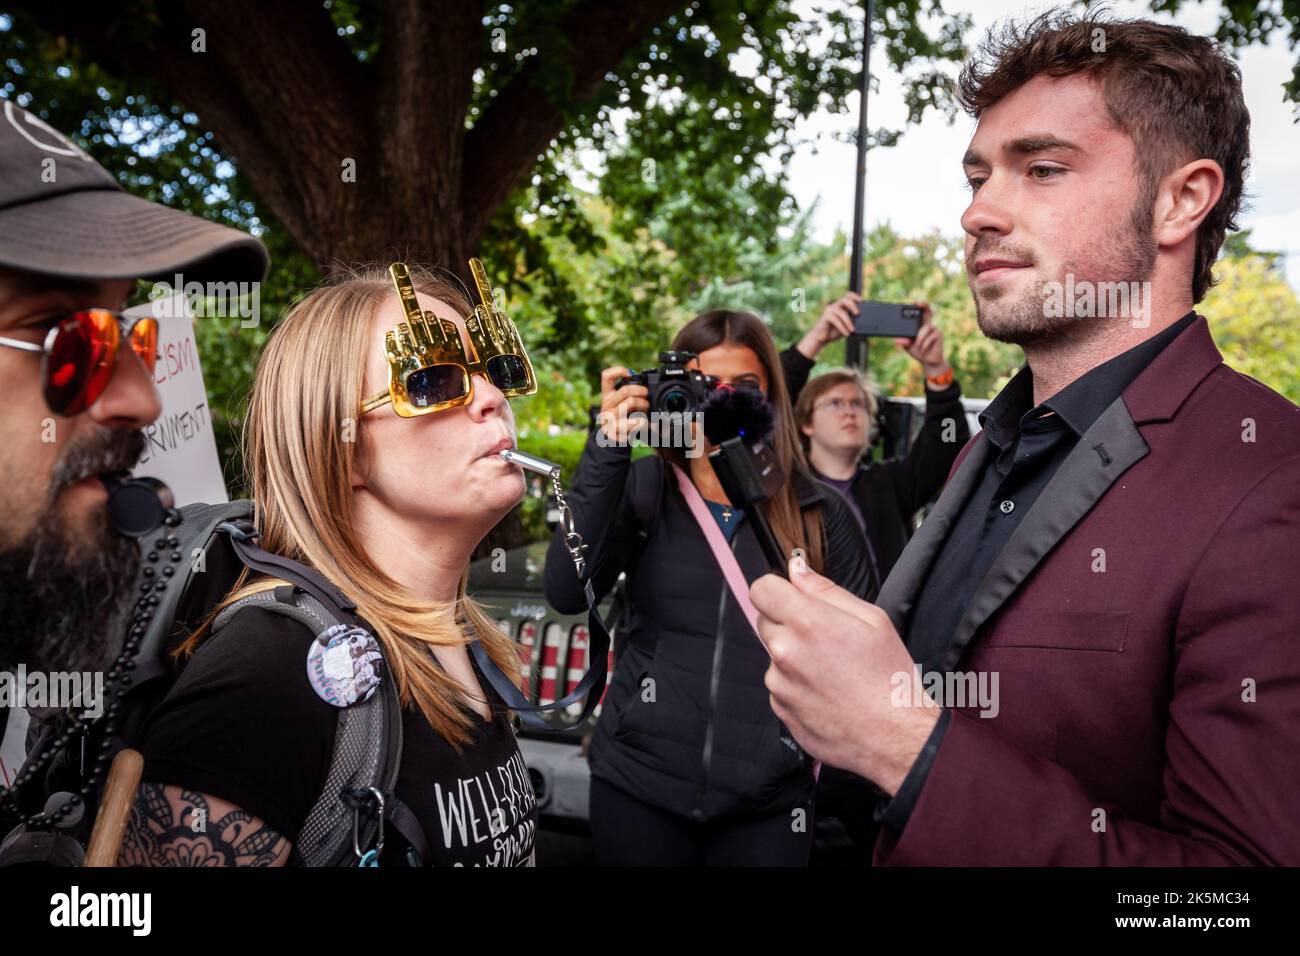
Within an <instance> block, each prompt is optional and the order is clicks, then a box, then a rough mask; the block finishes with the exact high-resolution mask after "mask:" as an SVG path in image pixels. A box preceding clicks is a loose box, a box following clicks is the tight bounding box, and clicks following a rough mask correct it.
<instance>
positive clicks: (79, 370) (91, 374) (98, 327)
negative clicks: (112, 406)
mask: <svg viewBox="0 0 1300 956" xmlns="http://www.w3.org/2000/svg"><path fill="white" fill-rule="evenodd" d="M124 339H125V340H126V341H127V342H128V343H129V345H130V347H131V351H133V352H134V353H135V354H136V355H137V356H139V358H140V361H141V362H143V363H144V367H145V369H146V370H147V371H148V372H149V375H150V376H152V375H153V369H154V365H155V364H156V362H157V360H158V320H157V319H155V318H153V317H152V316H147V315H142V316H130V315H123V314H122V313H121V312H114V311H111V310H109V309H83V310H82V311H80V312H73V313H72V314H70V315H66V316H63V317H61V318H59V319H58V320H57V321H56V322H55V324H54V327H53V328H52V329H50V331H49V334H48V335H46V336H45V342H44V343H43V344H41V345H37V344H36V343H34V342H24V341H22V340H21V339H9V338H0V345H3V346H7V347H8V348H11V349H21V350H22V351H24V352H37V353H39V354H40V355H41V379H42V382H43V385H42V388H43V391H44V394H45V404H46V405H48V406H49V409H50V411H52V412H53V413H54V414H55V415H65V416H71V415H79V414H81V413H82V412H84V411H85V410H86V409H88V408H89V407H90V406H91V405H94V404H95V402H96V401H98V400H99V396H101V395H103V394H104V390H105V389H106V388H108V383H109V382H111V381H112V379H113V372H114V371H115V370H116V368H117V357H118V348H119V347H120V346H121V344H122V341H123V340H124Z"/></svg>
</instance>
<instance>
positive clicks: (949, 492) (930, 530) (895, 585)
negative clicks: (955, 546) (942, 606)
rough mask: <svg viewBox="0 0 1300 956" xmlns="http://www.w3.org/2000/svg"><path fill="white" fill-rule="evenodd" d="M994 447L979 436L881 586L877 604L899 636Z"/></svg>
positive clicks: (985, 438)
mask: <svg viewBox="0 0 1300 956" xmlns="http://www.w3.org/2000/svg"><path fill="white" fill-rule="evenodd" d="M992 447H993V443H992V442H990V441H989V440H988V438H987V437H985V436H984V435H983V434H982V433H981V434H980V435H979V436H977V438H976V439H975V444H974V445H973V446H972V447H971V450H970V451H969V452H967V453H966V457H965V459H964V460H963V461H962V463H961V467H960V468H958V469H957V473H956V474H955V475H953V476H952V478H951V479H950V480H949V482H948V484H947V485H946V486H944V489H943V494H941V495H940V496H939V500H938V501H937V502H935V505H934V508H932V509H931V511H930V513H929V514H928V515H926V518H925V520H924V521H922V522H921V527H920V528H918V529H917V530H916V534H914V535H912V538H911V540H910V541H908V542H907V546H906V547H905V548H904V549H903V553H902V554H901V555H899V558H898V561H897V562H895V564H894V567H893V570H892V571H890V573H889V577H888V578H886V579H885V583H884V585H882V586H881V589H880V595H879V596H878V597H877V598H876V604H877V606H879V607H880V608H881V609H882V610H883V611H884V612H885V613H886V614H888V615H889V617H890V619H891V620H892V621H893V622H894V627H895V628H896V629H897V631H898V633H899V634H902V633H904V626H905V622H906V621H907V616H908V614H910V613H911V611H912V607H913V605H914V604H915V603H916V598H917V595H918V594H919V593H920V591H921V586H922V585H923V584H924V583H925V579H926V578H927V577H928V576H929V574H930V568H931V567H932V566H933V565H934V562H935V559H936V558H937V557H938V556H939V550H940V549H941V548H942V547H943V543H944V542H945V541H947V540H948V533H949V532H950V531H951V530H952V525H953V522H955V521H956V520H957V518H958V516H959V515H961V512H962V509H963V508H965V507H966V499H968V498H969V497H970V496H971V492H972V491H974V490H975V487H976V486H977V485H978V484H979V483H980V478H981V476H982V475H983V473H984V464H985V462H987V461H988V458H989V452H990V449H991V448H992Z"/></svg>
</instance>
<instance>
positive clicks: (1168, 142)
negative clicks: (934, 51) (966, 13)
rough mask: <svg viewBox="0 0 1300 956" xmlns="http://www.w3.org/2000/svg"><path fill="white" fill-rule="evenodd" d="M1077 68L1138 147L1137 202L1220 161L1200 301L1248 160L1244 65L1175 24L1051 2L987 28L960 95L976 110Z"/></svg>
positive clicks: (1203, 233) (1205, 237) (1202, 255)
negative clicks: (1172, 177) (1196, 165)
mask: <svg viewBox="0 0 1300 956" xmlns="http://www.w3.org/2000/svg"><path fill="white" fill-rule="evenodd" d="M1078 74H1084V75H1087V76H1088V77H1090V78H1091V79H1093V80H1094V81H1096V82H1098V83H1099V84H1100V85H1101V89H1102V95H1103V97H1104V99H1105V103H1106V109H1107V112H1108V113H1109V114H1110V119H1111V122H1112V123H1114V125H1115V127H1116V128H1117V129H1119V130H1121V131H1122V132H1124V133H1126V134H1127V135H1128V136H1129V137H1130V138H1131V139H1132V140H1133V142H1134V144H1135V145H1136V147H1137V148H1136V149H1135V155H1136V157H1137V173H1138V176H1139V178H1140V180H1141V183H1142V193H1141V200H1142V202H1143V203H1144V206H1143V207H1141V208H1146V209H1150V208H1151V206H1152V205H1153V204H1154V202H1155V191H1156V188H1157V186H1158V184H1159V182H1160V180H1161V179H1162V178H1163V177H1164V176H1165V175H1167V174H1168V173H1170V172H1172V171H1173V170H1174V169H1176V168H1178V167H1179V166H1181V165H1183V164H1185V163H1189V162H1192V161H1194V160H1197V159H1202V158H1207V159H1212V160H1214V161H1215V162H1216V163H1218V164H1219V168H1220V169H1222V170H1223V195H1221V196H1220V197H1219V201H1218V202H1217V203H1215V205H1214V208H1213V209H1211V210H1210V213H1209V215H1207V216H1206V217H1205V220H1204V221H1203V222H1202V223H1201V226H1200V229H1199V230H1198V232H1197V237H1196V259H1195V262H1194V264H1193V267H1192V277H1191V278H1192V301H1194V302H1200V301H1201V299H1203V298H1204V297H1205V293H1206V292H1207V291H1208V290H1209V288H1210V286H1212V285H1213V284H1214V282H1215V279H1214V277H1213V275H1212V274H1211V272H1210V269H1211V267H1212V266H1213V265H1214V260H1215V259H1216V258H1217V257H1218V254H1219V248H1220V247H1221V246H1222V245H1223V240H1224V237H1225V236H1226V235H1227V232H1228V231H1229V230H1235V229H1236V228H1237V214H1238V213H1239V212H1240V210H1241V203H1242V184H1243V182H1244V181H1245V178H1246V166H1247V163H1248V162H1249V159H1250V113H1249V112H1248V111H1247V110H1246V102H1245V99H1244V98H1243V96H1242V92H1241V71H1240V70H1239V69H1238V68H1237V65H1236V64H1235V63H1233V62H1232V60H1231V59H1229V58H1228V56H1227V54H1226V53H1224V51H1223V49H1222V48H1221V47H1220V46H1219V44H1218V43H1216V42H1215V41H1214V40H1212V39H1210V38H1208V37H1200V36H1195V35H1194V34H1191V33H1188V32H1187V31H1186V30H1184V29H1182V28H1181V27H1175V26H1168V25H1165V24H1161V23H1154V22H1152V21H1150V20H1121V19H1116V18H1114V17H1112V16H1111V15H1110V14H1109V13H1107V12H1106V11H1104V10H1099V9H1096V8H1094V9H1092V10H1088V11H1085V12H1084V13H1083V14H1082V15H1081V16H1075V15H1074V14H1072V13H1069V12H1066V11H1060V10H1057V11H1050V12H1048V13H1045V14H1042V15H1041V16H1038V17H1036V18H1034V19H1032V20H1030V21H1028V22H1027V23H1024V24H1021V25H1017V24H1016V23H1013V22H1008V23H1004V24H1001V25H999V26H996V27H994V28H993V29H991V30H990V31H989V32H988V34H987V35H986V37H985V38H984V40H983V42H982V43H981V44H980V47H979V49H978V51H977V52H976V54H975V55H974V56H973V57H972V58H971V59H970V60H969V61H968V62H967V63H966V65H965V66H964V67H963V69H962V72H961V76H960V77H959V79H958V81H957V100H958V102H959V103H960V104H961V106H962V108H963V109H965V110H966V112H967V113H969V114H970V115H971V116H973V117H975V118H978V117H979V116H980V114H981V113H983V112H984V110H986V109H988V108H989V107H990V106H992V105H993V104H994V103H996V102H997V101H998V100H1000V99H1002V98H1003V97H1004V96H1007V95H1008V94H1009V93H1011V92H1013V91H1014V90H1016V89H1018V88H1019V87H1021V86H1023V85H1024V84H1025V83H1028V82H1029V81H1030V80H1032V79H1034V78H1035V77H1038V76H1051V77H1062V76H1074V75H1078Z"/></svg>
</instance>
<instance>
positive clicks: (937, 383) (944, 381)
mask: <svg viewBox="0 0 1300 956" xmlns="http://www.w3.org/2000/svg"><path fill="white" fill-rule="evenodd" d="M952 379H953V374H952V366H949V367H948V369H947V370H946V371H944V372H940V373H939V374H938V375H927V376H926V377H925V380H926V382H928V383H929V384H931V385H933V386H934V387H935V388H947V387H948V386H949V385H951V384H952Z"/></svg>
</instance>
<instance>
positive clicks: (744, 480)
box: [702, 385, 786, 576]
mask: <svg viewBox="0 0 1300 956" xmlns="http://www.w3.org/2000/svg"><path fill="white" fill-rule="evenodd" d="M702 407H703V410H704V435H705V437H706V438H708V440H709V442H710V443H711V444H714V445H717V446H718V449H717V450H716V451H714V452H711V453H710V454H709V462H710V464H712V465H713V473H714V474H715V475H717V476H718V483H719V484H720V485H722V491H723V493H724V494H725V495H726V496H727V500H728V501H730V502H731V504H732V506H733V507H736V508H740V509H741V510H742V511H744V512H745V517H746V518H748V519H749V521H750V524H751V525H752V526H753V528H754V534H755V535H756V536H757V538H758V543H759V545H760V546H761V547H762V549H763V555H764V557H766V558H767V561H768V564H769V565H770V566H771V570H772V571H773V572H774V573H776V574H779V575H782V576H785V574H786V563H785V555H784V554H783V553H782V551H781V546H780V544H779V543H778V542H777V540H776V534H775V533H774V532H773V531H772V526H771V524H769V523H768V520H767V515H765V514H764V513H763V508H762V503H763V502H764V501H766V500H767V499H768V498H771V497H772V496H773V495H774V494H776V493H777V492H778V491H779V490H780V489H781V486H782V485H783V484H785V474H784V473H783V472H782V471H781V468H780V465H779V463H778V462H777V460H776V452H775V451H774V450H773V449H772V447H771V445H769V444H767V439H768V438H769V436H771V434H772V432H773V431H775V429H776V411H775V410H774V409H773V408H772V406H771V404H770V403H769V402H768V401H767V398H766V397H764V395H763V393H762V392H761V391H759V390H758V389H756V388H735V387H733V386H729V385H720V386H718V388H717V389H715V390H714V391H713V392H712V393H711V394H710V395H709V396H708V397H707V398H706V399H705V400H704V403H703V406H702Z"/></svg>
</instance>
